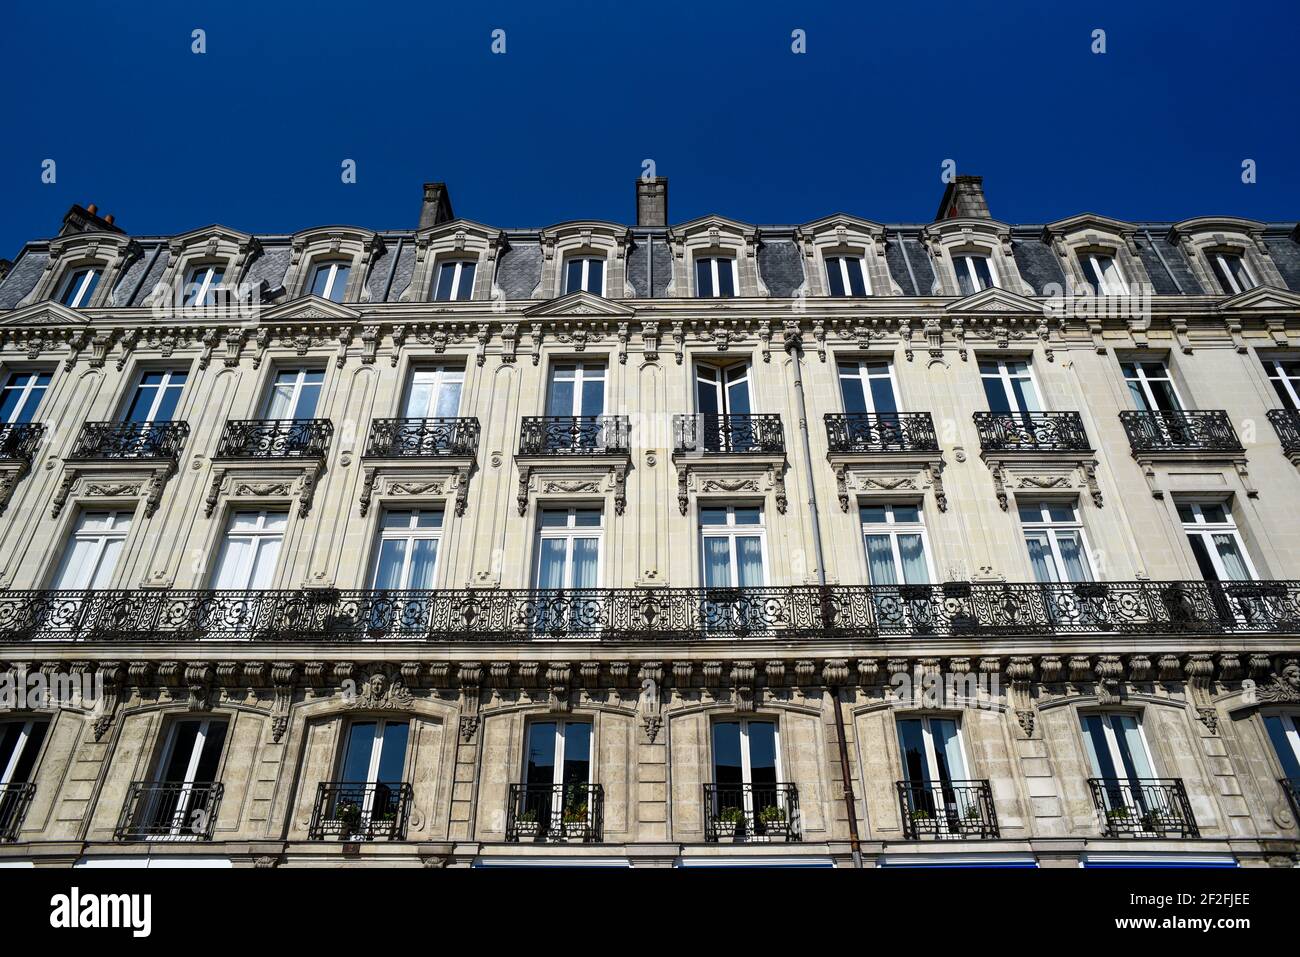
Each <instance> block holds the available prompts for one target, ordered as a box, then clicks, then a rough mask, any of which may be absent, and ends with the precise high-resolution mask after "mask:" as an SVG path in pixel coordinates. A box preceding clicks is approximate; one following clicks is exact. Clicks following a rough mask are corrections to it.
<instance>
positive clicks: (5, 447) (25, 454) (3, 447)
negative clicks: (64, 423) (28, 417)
mask: <svg viewBox="0 0 1300 957" xmlns="http://www.w3.org/2000/svg"><path fill="white" fill-rule="evenodd" d="M44 434H45V426H43V425H41V424H40V423H39V422H16V423H10V424H8V425H0V462H26V463H28V464H29V465H30V464H31V461H32V456H33V455H35V454H36V447H37V446H38V445H40V444H41V436H42V435H44Z"/></svg>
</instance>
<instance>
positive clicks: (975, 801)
mask: <svg viewBox="0 0 1300 957" xmlns="http://www.w3.org/2000/svg"><path fill="white" fill-rule="evenodd" d="M895 783H896V784H897V786H898V803H899V807H900V808H901V809H902V812H903V836H904V837H905V838H906V839H907V840H909V841H919V840H927V839H933V840H962V839H967V838H973V839H979V838H984V839H988V840H996V839H997V837H998V815H997V811H995V810H994V808H993V794H992V792H991V790H990V789H989V782H988V781H949V782H948V783H947V784H938V783H933V782H925V781H921V782H917V781H897V782H895Z"/></svg>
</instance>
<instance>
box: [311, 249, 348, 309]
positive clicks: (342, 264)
mask: <svg viewBox="0 0 1300 957" xmlns="http://www.w3.org/2000/svg"><path fill="white" fill-rule="evenodd" d="M340 268H342V269H346V270H347V271H348V276H349V277H351V275H352V263H351V262H350V261H348V260H341V259H323V260H321V261H319V262H316V263H313V264H312V270H311V276H310V277H309V279H308V282H307V291H308V292H311V290H312V289H313V288H315V286H316V277H317V276H319V275H320V273H321V270H322V269H328V270H329V277H328V278H327V279H326V280H325V291H324V292H322V293H317V295H320V296H321V297H322V298H325V299H328V300H330V302H342V301H343V300H344V298H345V297H346V296H347V285H348V281H347V279H344V280H343V292H342V294H341V295H340V296H339V298H338V299H335V298H334V297H333V295H332V293H333V292H334V284H335V283H336V282H338V278H339V269H340Z"/></svg>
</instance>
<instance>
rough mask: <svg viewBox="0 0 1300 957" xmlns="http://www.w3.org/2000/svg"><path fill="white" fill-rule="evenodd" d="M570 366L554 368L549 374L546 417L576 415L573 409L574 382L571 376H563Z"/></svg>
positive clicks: (570, 368)
mask: <svg viewBox="0 0 1300 957" xmlns="http://www.w3.org/2000/svg"><path fill="white" fill-rule="evenodd" d="M572 368H573V367H572V366H567V367H566V366H556V367H555V369H554V370H553V371H552V373H551V388H550V392H549V393H548V394H547V398H546V414H547V415H577V414H578V412H577V410H575V409H574V407H573V387H574V380H573V376H572V374H569V375H567V376H566V375H564V373H565V372H566V370H572Z"/></svg>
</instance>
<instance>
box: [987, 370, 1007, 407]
mask: <svg viewBox="0 0 1300 957" xmlns="http://www.w3.org/2000/svg"><path fill="white" fill-rule="evenodd" d="M982 381H983V382H984V398H985V400H986V401H987V402H988V404H989V411H990V412H1010V411H1011V400H1010V399H1009V398H1008V397H1007V390H1006V386H1004V385H1003V384H1002V380H1001V379H1000V378H998V377H996V376H983V377H982Z"/></svg>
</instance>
